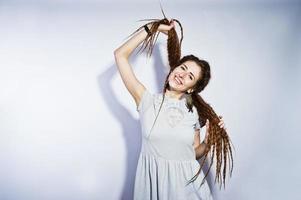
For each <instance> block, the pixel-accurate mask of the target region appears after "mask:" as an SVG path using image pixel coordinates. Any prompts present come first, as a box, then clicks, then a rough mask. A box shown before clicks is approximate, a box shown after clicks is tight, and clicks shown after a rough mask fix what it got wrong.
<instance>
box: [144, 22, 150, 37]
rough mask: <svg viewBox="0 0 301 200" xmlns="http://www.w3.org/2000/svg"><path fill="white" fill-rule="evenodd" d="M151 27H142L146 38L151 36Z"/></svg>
mask: <svg viewBox="0 0 301 200" xmlns="http://www.w3.org/2000/svg"><path fill="white" fill-rule="evenodd" d="M150 28H151V25H150V24H149V25H144V31H146V33H147V35H148V36H151V34H152V33H151V31H150Z"/></svg>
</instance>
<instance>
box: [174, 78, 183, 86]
mask: <svg viewBox="0 0 301 200" xmlns="http://www.w3.org/2000/svg"><path fill="white" fill-rule="evenodd" d="M174 79H175V81H176V83H177V84H178V85H183V82H182V80H181V79H180V78H179V77H177V76H175V78H174Z"/></svg>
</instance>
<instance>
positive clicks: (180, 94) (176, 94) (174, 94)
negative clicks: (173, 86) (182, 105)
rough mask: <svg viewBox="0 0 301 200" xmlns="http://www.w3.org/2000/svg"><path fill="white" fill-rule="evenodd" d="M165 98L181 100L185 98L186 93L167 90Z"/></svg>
mask: <svg viewBox="0 0 301 200" xmlns="http://www.w3.org/2000/svg"><path fill="white" fill-rule="evenodd" d="M165 96H167V97H170V98H175V99H181V98H182V97H183V96H184V92H178V91H174V90H168V89H166V92H165Z"/></svg>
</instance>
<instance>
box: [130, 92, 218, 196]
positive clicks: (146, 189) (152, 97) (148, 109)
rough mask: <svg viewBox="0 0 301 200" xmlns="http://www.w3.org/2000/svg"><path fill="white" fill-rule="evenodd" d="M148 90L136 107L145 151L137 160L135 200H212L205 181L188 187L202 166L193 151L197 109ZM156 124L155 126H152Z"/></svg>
mask: <svg viewBox="0 0 301 200" xmlns="http://www.w3.org/2000/svg"><path fill="white" fill-rule="evenodd" d="M162 98H163V94H162V93H160V94H151V93H150V92H149V91H148V90H145V91H144V93H143V95H142V99H141V101H140V103H139V105H138V107H137V111H138V112H139V116H140V123H141V128H142V147H141V152H140V156H139V160H138V165H137V171H136V177H135V190H134V200H199V199H202V200H203V199H206V200H211V199H212V196H211V192H210V189H209V186H208V184H207V182H205V183H204V184H203V185H202V186H201V187H199V185H200V184H201V182H202V179H203V177H204V174H203V172H202V173H201V174H200V175H199V176H198V178H197V179H196V180H195V181H194V182H193V183H190V184H188V185H187V186H186V183H187V182H188V181H189V180H190V179H191V178H192V177H193V176H194V175H195V174H196V173H197V171H198V169H199V163H198V161H197V160H196V159H195V151H194V148H193V141H194V133H195V129H199V128H200V125H199V122H198V114H197V111H196V108H195V107H193V112H188V109H187V107H186V105H185V104H186V99H185V98H182V99H180V100H179V99H174V98H170V97H167V96H165V99H164V102H163V105H162V108H161V111H160V114H159V115H158V118H157V120H156V122H155V124H154V120H155V118H156V115H157V114H158V111H159V107H160V104H161V102H162ZM153 124H154V126H153Z"/></svg>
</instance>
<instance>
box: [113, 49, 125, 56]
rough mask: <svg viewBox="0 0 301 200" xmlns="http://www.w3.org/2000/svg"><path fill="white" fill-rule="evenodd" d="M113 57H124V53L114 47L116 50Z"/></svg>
mask: <svg viewBox="0 0 301 200" xmlns="http://www.w3.org/2000/svg"><path fill="white" fill-rule="evenodd" d="M114 57H115V58H120V57H125V54H124V53H122V52H121V51H120V50H119V49H116V50H115V51H114Z"/></svg>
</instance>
